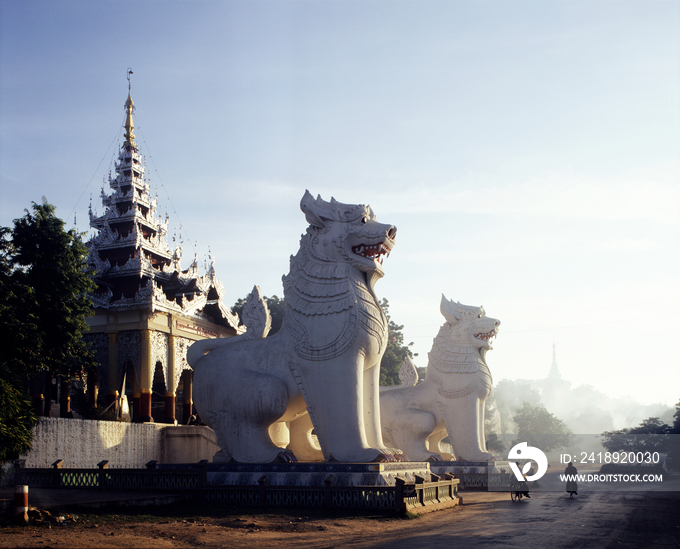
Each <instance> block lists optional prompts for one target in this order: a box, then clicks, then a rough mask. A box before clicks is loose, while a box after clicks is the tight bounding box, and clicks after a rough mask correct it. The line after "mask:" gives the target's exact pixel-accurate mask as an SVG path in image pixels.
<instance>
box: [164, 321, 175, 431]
mask: <svg viewBox="0 0 680 549" xmlns="http://www.w3.org/2000/svg"><path fill="white" fill-rule="evenodd" d="M174 385H175V336H174V335H172V334H170V335H168V375H167V379H166V380H165V386H166V387H165V391H166V392H165V419H164V423H172V424H173V425H174V423H175V390H174Z"/></svg>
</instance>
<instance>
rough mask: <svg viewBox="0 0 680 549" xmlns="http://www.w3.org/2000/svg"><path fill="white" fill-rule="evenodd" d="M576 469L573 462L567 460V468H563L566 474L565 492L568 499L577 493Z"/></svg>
mask: <svg viewBox="0 0 680 549" xmlns="http://www.w3.org/2000/svg"><path fill="white" fill-rule="evenodd" d="M577 473H578V471H577V470H576V467H574V464H573V462H571V461H570V462H569V465H567V468H566V469H565V470H564V474H565V475H567V489H566V492H567V493H568V494H569V499H571V498H573V497H574V496H575V495H577V494H578V486H577V485H576V474H577Z"/></svg>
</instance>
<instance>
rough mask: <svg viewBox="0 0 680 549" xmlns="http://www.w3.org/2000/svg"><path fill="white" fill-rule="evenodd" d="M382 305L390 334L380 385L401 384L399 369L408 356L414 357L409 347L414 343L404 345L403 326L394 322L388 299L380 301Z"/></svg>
mask: <svg viewBox="0 0 680 549" xmlns="http://www.w3.org/2000/svg"><path fill="white" fill-rule="evenodd" d="M380 307H381V308H382V310H383V313H385V316H386V317H387V327H388V330H389V334H388V337H387V348H386V349H385V354H384V355H383V358H382V362H380V385H399V383H400V380H399V369H400V368H401V364H402V362H404V359H405V358H406V357H409V358H413V353H412V352H411V349H409V347H410V346H411V345H413V343H409V344H408V345H404V334H403V333H402V330H403V329H404V327H403V326H400V325H398V324H397V323H396V322H394V321H393V320H392V319H391V317H390V315H389V310H390V304H389V302H388V301H387V299H384V298H383V300H382V301H381V302H380Z"/></svg>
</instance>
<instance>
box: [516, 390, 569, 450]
mask: <svg viewBox="0 0 680 549" xmlns="http://www.w3.org/2000/svg"><path fill="white" fill-rule="evenodd" d="M512 419H513V421H514V422H515V424H516V425H517V440H516V441H515V442H514V443H513V444H517V443H518V442H526V443H527V444H528V445H529V446H535V447H536V448H540V449H541V450H543V451H544V452H549V451H550V450H556V449H558V448H564V447H566V446H567V445H568V444H569V442H570V441H571V438H572V432H571V430H570V429H569V428H568V427H567V426H566V425H565V424H564V422H563V421H562V420H561V419H558V418H557V417H555V416H554V415H553V414H551V413H550V412H548V410H546V409H545V407H544V406H543V405H540V404H539V405H536V406H534V405H532V404H529V403H528V402H524V403H522V407H521V408H520V409H519V410H517V413H516V414H515V415H514V416H513V418H512Z"/></svg>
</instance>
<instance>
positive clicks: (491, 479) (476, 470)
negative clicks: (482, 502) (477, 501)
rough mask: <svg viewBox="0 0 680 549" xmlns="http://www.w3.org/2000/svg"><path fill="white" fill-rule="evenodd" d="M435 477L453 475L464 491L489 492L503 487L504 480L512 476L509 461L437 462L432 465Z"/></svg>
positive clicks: (431, 468)
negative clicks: (492, 487) (490, 487)
mask: <svg viewBox="0 0 680 549" xmlns="http://www.w3.org/2000/svg"><path fill="white" fill-rule="evenodd" d="M430 470H431V471H432V472H433V473H434V474H435V475H443V474H444V473H451V474H452V475H455V476H456V478H457V479H459V480H460V484H459V488H460V489H462V490H466V489H467V490H488V488H489V486H496V485H498V486H501V485H503V478H504V477H505V476H506V475H509V474H512V472H511V470H510V464H509V462H508V461H436V462H433V463H430Z"/></svg>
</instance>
